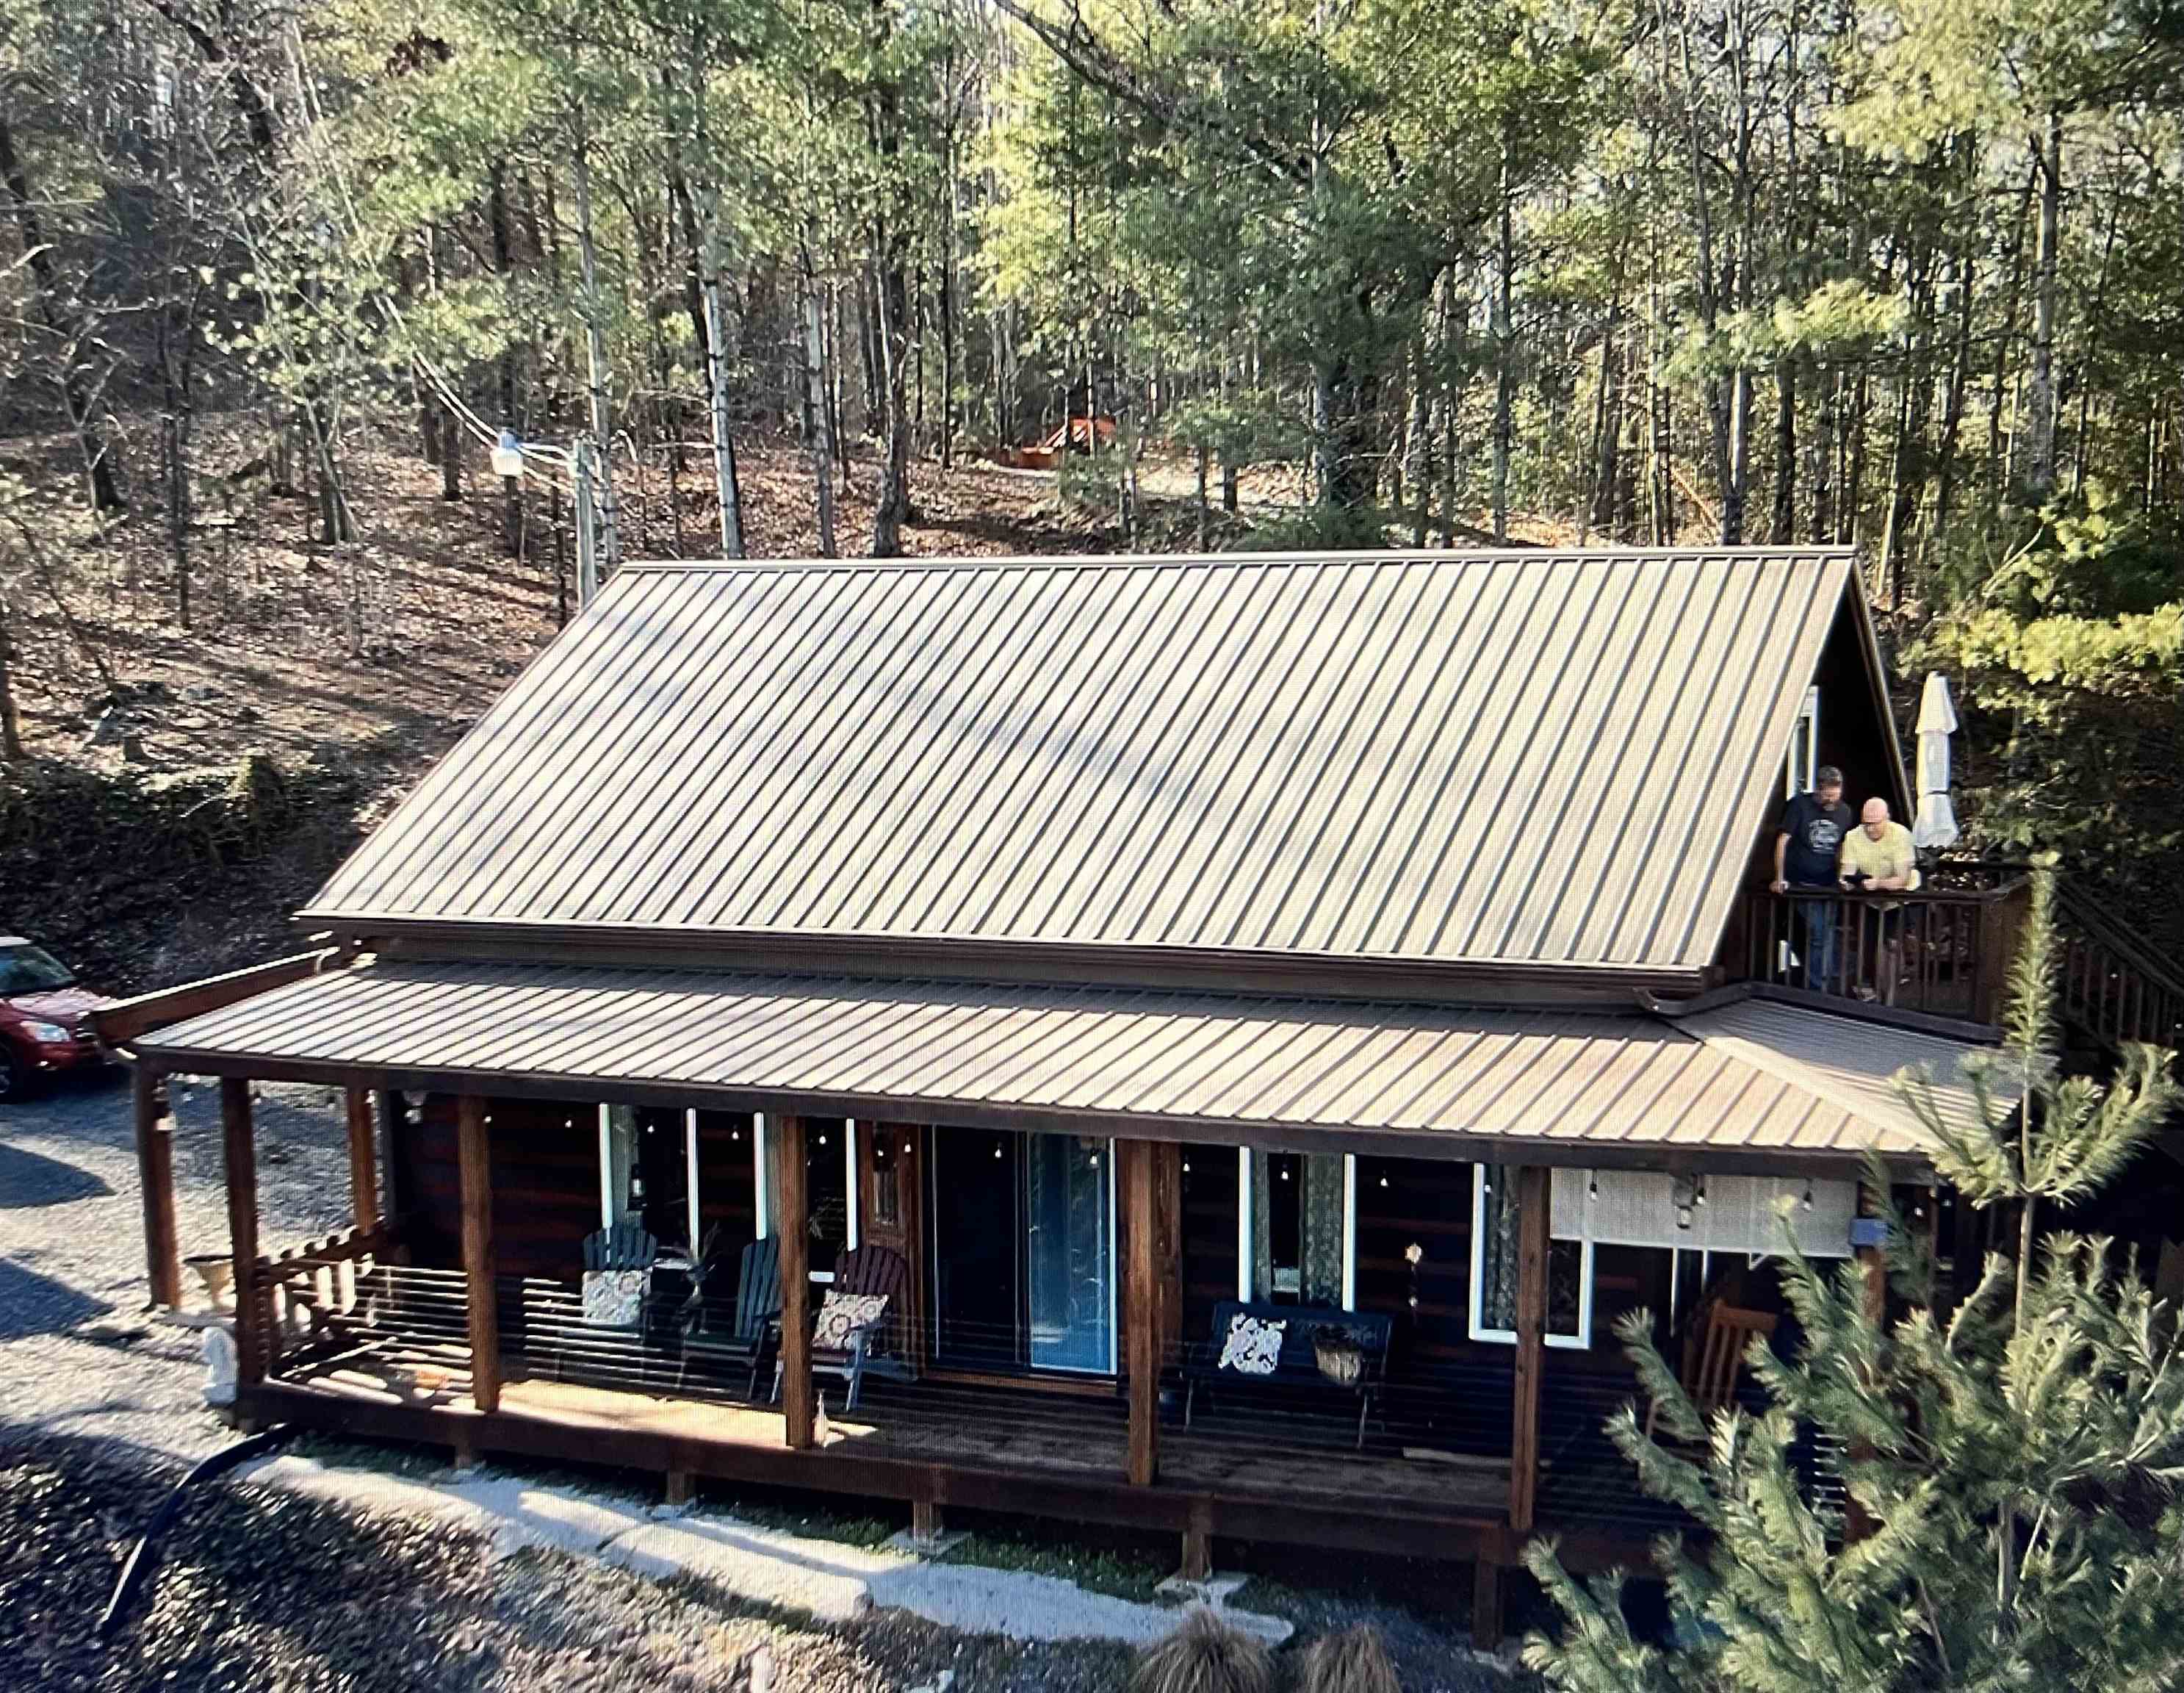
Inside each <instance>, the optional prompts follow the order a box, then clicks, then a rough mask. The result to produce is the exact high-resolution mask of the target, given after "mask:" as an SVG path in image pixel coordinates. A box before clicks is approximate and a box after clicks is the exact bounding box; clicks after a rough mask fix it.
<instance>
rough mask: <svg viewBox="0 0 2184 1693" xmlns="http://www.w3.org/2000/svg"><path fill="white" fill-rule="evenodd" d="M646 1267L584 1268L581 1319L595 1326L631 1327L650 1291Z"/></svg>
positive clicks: (641, 1310) (640, 1315) (639, 1318)
mask: <svg viewBox="0 0 2184 1693" xmlns="http://www.w3.org/2000/svg"><path fill="white" fill-rule="evenodd" d="M651 1287H652V1272H651V1271H649V1270H587V1271H584V1321H586V1322H588V1323H589V1324H591V1325H592V1326H593V1327H595V1328H635V1327H637V1326H638V1321H640V1320H641V1319H642V1318H643V1315H644V1296H645V1294H646V1293H649V1291H650V1290H651Z"/></svg>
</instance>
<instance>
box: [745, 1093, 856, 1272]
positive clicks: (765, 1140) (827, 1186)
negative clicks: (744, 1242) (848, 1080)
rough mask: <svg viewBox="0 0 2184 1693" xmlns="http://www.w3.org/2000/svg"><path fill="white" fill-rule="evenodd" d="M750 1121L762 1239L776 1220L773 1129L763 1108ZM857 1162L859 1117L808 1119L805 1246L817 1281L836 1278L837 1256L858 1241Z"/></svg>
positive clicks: (805, 1179)
mask: <svg viewBox="0 0 2184 1693" xmlns="http://www.w3.org/2000/svg"><path fill="white" fill-rule="evenodd" d="M751 1121H752V1133H751V1176H752V1184H751V1191H752V1194H753V1198H754V1202H755V1206H756V1210H757V1214H758V1215H757V1232H758V1236H759V1238H760V1239H761V1240H763V1239H764V1238H766V1236H767V1235H769V1234H771V1233H772V1232H773V1226H774V1215H773V1198H774V1180H773V1131H772V1122H771V1120H769V1118H768V1117H767V1115H766V1113H764V1112H760V1113H759V1114H758V1115H756V1116H755V1117H753V1118H752V1120H751ZM857 1162H858V1160H857V1122H856V1119H855V1118H854V1117H806V1118H805V1120H804V1205H805V1210H804V1215H805V1223H806V1226H807V1227H808V1229H809V1232H810V1235H811V1241H810V1243H809V1244H808V1245H807V1246H806V1248H805V1250H806V1251H807V1252H808V1253H809V1254H810V1258H809V1260H808V1262H809V1263H810V1265H811V1280H812V1281H814V1282H832V1281H833V1279H834V1260H835V1259H836V1258H837V1257H838V1256H839V1255H840V1254H842V1253H843V1252H844V1251H846V1250H848V1249H850V1248H852V1247H854V1246H855V1245H856V1244H857V1240H858V1236H859V1233H860V1226H859V1224H860V1219H859V1217H858V1214H857V1201H858V1188H859V1187H860V1185H861V1183H860V1178H859V1171H858V1169H857Z"/></svg>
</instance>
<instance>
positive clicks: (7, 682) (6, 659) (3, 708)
mask: <svg viewBox="0 0 2184 1693" xmlns="http://www.w3.org/2000/svg"><path fill="white" fill-rule="evenodd" d="M14 657H15V642H14V624H13V623H12V622H11V621H10V619H9V617H8V592H7V589H5V588H4V587H0V759H5V760H6V761H7V762H8V763H10V764H20V763H22V762H23V759H24V757H25V753H24V751H23V722H22V718H20V716H19V715H18V714H17V712H16V710H15V670H14Z"/></svg>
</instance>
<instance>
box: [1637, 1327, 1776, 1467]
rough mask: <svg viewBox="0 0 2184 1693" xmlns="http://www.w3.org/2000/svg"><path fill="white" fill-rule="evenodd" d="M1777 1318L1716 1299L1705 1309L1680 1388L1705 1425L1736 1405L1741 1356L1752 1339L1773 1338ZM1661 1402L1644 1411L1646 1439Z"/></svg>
mask: <svg viewBox="0 0 2184 1693" xmlns="http://www.w3.org/2000/svg"><path fill="white" fill-rule="evenodd" d="M1775 1321H1776V1318H1775V1316H1774V1315H1773V1313H1771V1312H1769V1311H1755V1310H1745V1309H1744V1308H1743V1307H1742V1306H1740V1305H1724V1304H1722V1303H1721V1302H1720V1301H1719V1299H1717V1300H1715V1301H1714V1302H1713V1304H1712V1305H1709V1306H1708V1308H1707V1321H1706V1332H1705V1333H1704V1335H1703V1336H1702V1338H1701V1339H1700V1342H1699V1344H1698V1347H1697V1351H1696V1352H1694V1353H1693V1354H1691V1355H1690V1356H1688V1357H1686V1359H1685V1367H1684V1374H1683V1377H1682V1379H1683V1388H1684V1391H1685V1394H1689V1395H1690V1397H1691V1403H1692V1404H1693V1405H1696V1406H1697V1407H1698V1412H1699V1415H1700V1416H1702V1417H1703V1418H1706V1419H1707V1420H1708V1421H1711V1420H1712V1419H1713V1414H1714V1412H1716V1411H1720V1410H1723V1409H1724V1408H1725V1407H1727V1406H1729V1405H1734V1404H1736V1386H1737V1383H1738V1381H1739V1380H1740V1379H1741V1377H1742V1375H1743V1372H1744V1355H1745V1353H1746V1352H1747V1351H1748V1350H1749V1349H1750V1348H1751V1344H1752V1337H1753V1336H1754V1335H1761V1336H1766V1337H1770V1338H1771V1337H1772V1336H1773V1334H1774V1333H1775ZM1660 1410H1661V1407H1660V1402H1659V1401H1658V1400H1656V1401H1655V1402H1654V1403H1653V1404H1652V1405H1648V1406H1646V1439H1649V1440H1650V1439H1652V1438H1653V1423H1654V1420H1655V1419H1656V1418H1657V1417H1658V1416H1659V1415H1660Z"/></svg>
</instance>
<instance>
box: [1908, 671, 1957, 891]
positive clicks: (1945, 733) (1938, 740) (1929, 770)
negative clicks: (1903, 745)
mask: <svg viewBox="0 0 2184 1693" xmlns="http://www.w3.org/2000/svg"><path fill="white" fill-rule="evenodd" d="M1956 729H1957V708H1956V706H1955V704H1954V703H1953V701H1951V700H1950V698H1949V679H1948V678H1947V677H1946V676H1944V675H1942V673H1941V672H1939V671H1938V670H1937V671H1936V672H1934V673H1932V674H1931V675H1930V676H1928V677H1927V678H1926V687H1925V692H1924V693H1922V694H1921V695H1920V696H1919V815H1918V816H1917V818H1916V819H1914V820H1913V822H1912V824H1911V840H1912V842H1913V844H1914V845H1915V846H1916V847H1918V848H1919V850H1920V851H1921V852H1930V851H1937V850H1939V849H1940V848H1942V847H1953V846H1954V845H1955V844H1956V840H1957V810H1956V807H1955V806H1954V805H1953V804H1951V803H1950V801H1949V737H1950V736H1951V735H1953V734H1955V733H1956Z"/></svg>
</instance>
